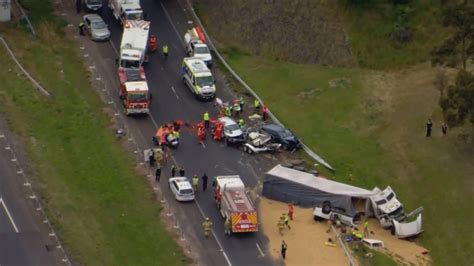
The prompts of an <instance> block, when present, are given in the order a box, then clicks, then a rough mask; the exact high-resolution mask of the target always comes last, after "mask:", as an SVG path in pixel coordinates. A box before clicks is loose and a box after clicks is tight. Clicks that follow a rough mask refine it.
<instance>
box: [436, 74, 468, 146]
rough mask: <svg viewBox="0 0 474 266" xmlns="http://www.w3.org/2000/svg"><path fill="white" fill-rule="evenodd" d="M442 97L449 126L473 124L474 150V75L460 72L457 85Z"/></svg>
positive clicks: (441, 103) (449, 88)
mask: <svg viewBox="0 0 474 266" xmlns="http://www.w3.org/2000/svg"><path fill="white" fill-rule="evenodd" d="M441 95H444V96H441V98H440V106H441V108H442V110H443V116H444V118H445V119H446V122H447V123H448V125H449V126H451V127H456V126H459V125H462V124H464V123H465V122H470V123H471V126H472V132H471V143H472V148H474V75H473V74H472V73H469V72H467V71H465V70H461V71H459V73H458V75H457V76H456V82H455V84H454V85H451V86H449V87H448V89H447V91H446V93H441ZM466 120H467V121H466Z"/></svg>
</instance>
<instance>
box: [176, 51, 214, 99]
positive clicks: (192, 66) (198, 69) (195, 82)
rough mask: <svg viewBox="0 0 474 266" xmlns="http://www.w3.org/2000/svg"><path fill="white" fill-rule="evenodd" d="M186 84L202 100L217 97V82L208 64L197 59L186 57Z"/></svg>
mask: <svg viewBox="0 0 474 266" xmlns="http://www.w3.org/2000/svg"><path fill="white" fill-rule="evenodd" d="M182 74H183V82H184V84H185V85H186V86H187V87H188V88H189V89H190V90H191V92H192V93H193V94H194V95H195V96H196V97H198V98H200V99H206V100H209V99H213V98H214V97H215V96H216V80H215V79H214V76H213V75H212V72H211V70H209V68H208V67H207V66H206V63H205V62H204V61H202V60H201V59H199V58H196V57H185V58H184V59H183V64H182Z"/></svg>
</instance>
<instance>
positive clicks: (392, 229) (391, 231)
mask: <svg viewBox="0 0 474 266" xmlns="http://www.w3.org/2000/svg"><path fill="white" fill-rule="evenodd" d="M390 233H391V234H392V236H394V235H395V226H392V227H390Z"/></svg>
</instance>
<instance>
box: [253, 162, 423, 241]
mask: <svg viewBox="0 0 474 266" xmlns="http://www.w3.org/2000/svg"><path fill="white" fill-rule="evenodd" d="M262 194H263V196H265V197H267V198H269V199H273V200H278V201H283V202H286V203H290V202H292V203H295V204H297V205H300V206H302V207H313V208H315V215H319V218H324V219H328V218H329V217H331V215H338V216H339V217H347V218H348V219H345V220H346V221H348V222H347V224H348V225H350V226H354V225H355V224H356V221H357V220H359V218H360V217H361V215H365V216H366V217H375V218H377V219H378V220H379V222H380V224H381V225H382V227H384V228H385V229H390V230H391V232H392V233H393V234H394V235H396V236H397V237H398V238H408V237H413V236H417V235H419V234H421V233H422V231H423V230H422V223H421V222H422V220H421V212H422V211H423V208H421V207H420V208H418V209H416V210H415V211H413V212H411V213H409V214H406V213H405V210H404V208H403V205H402V204H401V202H400V201H399V200H398V199H397V197H396V194H395V193H394V192H393V190H392V188H391V187H387V189H385V190H383V191H381V190H380V189H378V188H374V189H373V190H367V189H363V188H359V187H355V186H351V185H347V184H343V183H340V182H336V181H332V180H328V179H326V178H322V177H317V176H314V175H313V174H310V173H306V172H302V171H298V170H295V169H292V168H287V167H284V166H281V165H277V166H275V167H274V168H272V169H271V170H270V171H268V172H267V173H266V175H265V180H264V183H263V191H262ZM328 203H329V204H328ZM323 205H324V208H323ZM327 206H330V207H329V208H328V207H327ZM323 209H324V210H323ZM415 216H416V219H414V220H413V221H411V219H413V217H415ZM315 218H316V217H315Z"/></svg>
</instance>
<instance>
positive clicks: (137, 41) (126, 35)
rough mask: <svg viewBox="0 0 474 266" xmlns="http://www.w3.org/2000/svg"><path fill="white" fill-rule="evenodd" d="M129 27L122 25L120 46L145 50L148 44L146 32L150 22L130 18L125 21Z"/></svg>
mask: <svg viewBox="0 0 474 266" xmlns="http://www.w3.org/2000/svg"><path fill="white" fill-rule="evenodd" d="M126 24H127V25H128V26H129V27H124V29H123V34H122V40H121V42H120V48H121V49H123V48H125V47H127V48H126V49H132V48H133V49H140V50H145V48H146V46H147V44H148V32H149V29H150V22H149V21H144V20H139V21H134V20H130V21H127V23H126Z"/></svg>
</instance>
